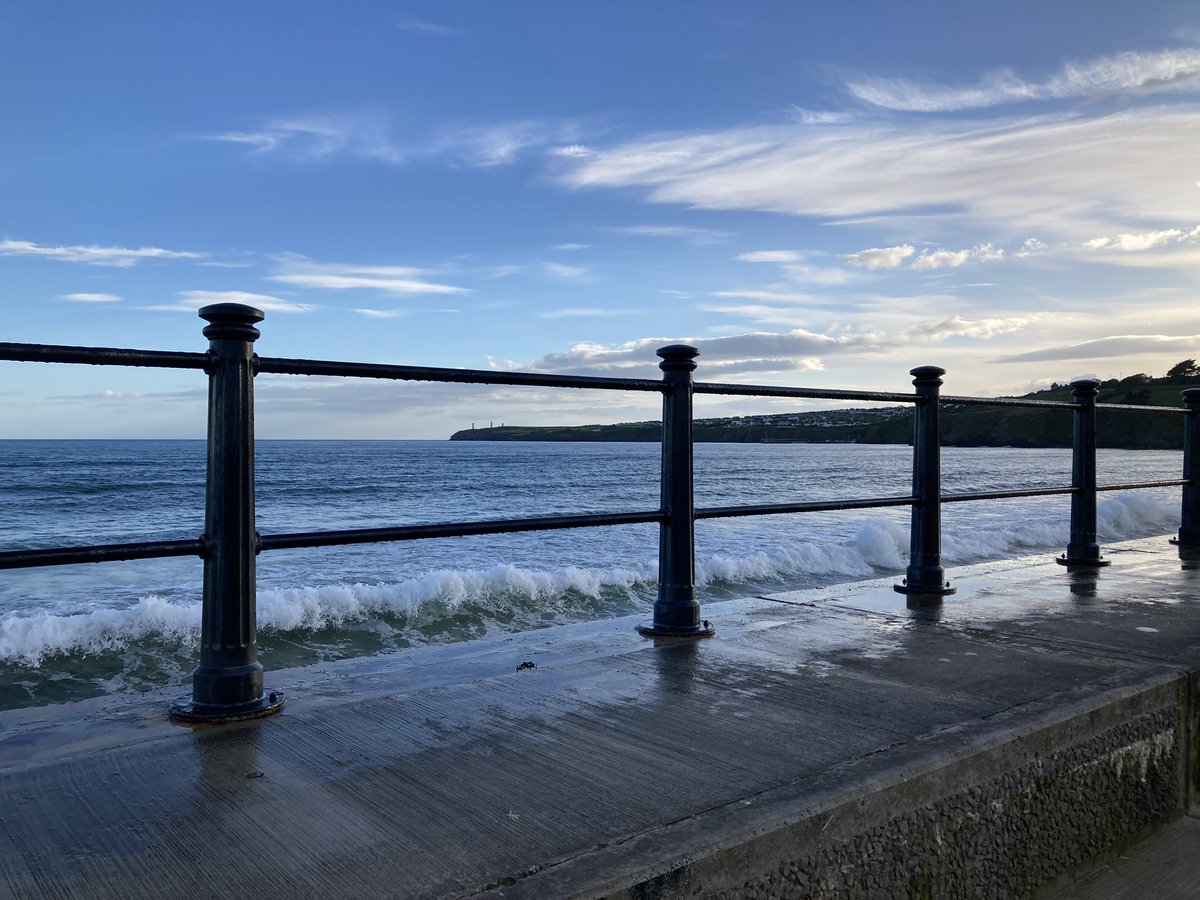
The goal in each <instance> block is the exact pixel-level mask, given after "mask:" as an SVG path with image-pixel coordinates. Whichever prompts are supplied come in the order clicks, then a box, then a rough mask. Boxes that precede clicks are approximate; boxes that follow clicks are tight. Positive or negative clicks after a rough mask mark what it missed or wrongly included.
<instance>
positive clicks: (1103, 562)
mask: <svg viewBox="0 0 1200 900" xmlns="http://www.w3.org/2000/svg"><path fill="white" fill-rule="evenodd" d="M1054 561H1055V562H1056V563H1058V564H1059V565H1060V566H1079V567H1081V568H1082V567H1084V566H1086V567H1089V568H1092V569H1099V568H1102V567H1103V566H1107V565H1111V564H1112V560H1111V559H1105V558H1104V557H1103V556H1067V554H1065V553H1064V554H1063V555H1062V556H1058V557H1055V559H1054Z"/></svg>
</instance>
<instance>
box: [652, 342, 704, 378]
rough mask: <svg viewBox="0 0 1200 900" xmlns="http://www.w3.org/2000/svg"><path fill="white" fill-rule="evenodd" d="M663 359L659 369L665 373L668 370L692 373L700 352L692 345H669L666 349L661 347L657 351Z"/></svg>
mask: <svg viewBox="0 0 1200 900" xmlns="http://www.w3.org/2000/svg"><path fill="white" fill-rule="evenodd" d="M656 352H657V353H658V355H659V356H661V357H662V362H660V363H659V364H658V367H659V368H660V369H662V370H663V371H664V372H666V371H668V370H683V371H687V372H691V371H692V370H694V369H695V368H696V364H695V363H694V362H692V360H694V359H695V358H696V357H697V356H699V355H700V351H699V350H698V349H697V348H695V347H693V346H691V345H690V344H668V345H667V346H665V347H659V348H658V350H657V351H656Z"/></svg>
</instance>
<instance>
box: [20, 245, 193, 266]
mask: <svg viewBox="0 0 1200 900" xmlns="http://www.w3.org/2000/svg"><path fill="white" fill-rule="evenodd" d="M0 256H43V257H46V258H48V259H58V260H62V261H63V262H76V263H88V264H90V265H93V266H116V267H117V268H121V269H127V268H129V267H130V266H135V265H137V264H138V263H140V262H144V261H145V260H155V259H200V258H201V257H202V256H204V254H203V253H193V252H191V251H189V250H164V249H163V248H162V247H100V246H97V245H95V244H90V245H87V246H66V247H52V246H48V245H45V244H35V243H33V242H32V241H8V240H5V241H0Z"/></svg>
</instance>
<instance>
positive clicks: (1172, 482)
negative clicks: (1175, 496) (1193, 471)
mask: <svg viewBox="0 0 1200 900" xmlns="http://www.w3.org/2000/svg"><path fill="white" fill-rule="evenodd" d="M1191 483H1192V479H1190V478H1168V479H1166V480H1164V481H1132V482H1130V483H1129V484H1098V485H1096V490H1098V491H1134V490H1137V489H1138V488H1156V487H1179V486H1180V485H1188V484H1191Z"/></svg>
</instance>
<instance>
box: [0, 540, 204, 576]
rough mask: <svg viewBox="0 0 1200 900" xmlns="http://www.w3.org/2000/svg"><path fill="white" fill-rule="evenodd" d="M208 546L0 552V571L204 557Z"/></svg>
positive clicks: (183, 543) (155, 544) (166, 544)
mask: <svg viewBox="0 0 1200 900" xmlns="http://www.w3.org/2000/svg"><path fill="white" fill-rule="evenodd" d="M207 552H208V543H207V542H206V541H204V540H203V539H202V538H197V539H196V540H191V541H143V542H140V543H136V544H93V545H91V546H84V547H51V548H50V549H46V550H5V551H3V552H0V569H29V568H33V567H36V566H70V565H74V564H76V563H98V562H113V561H116V560H128V559H161V558H163V557H167V556H204V555H205V554H206V553H207Z"/></svg>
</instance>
